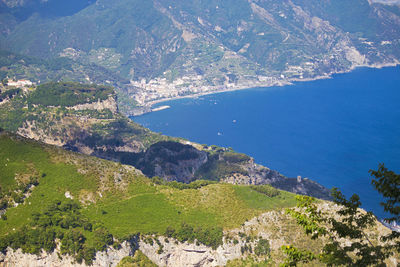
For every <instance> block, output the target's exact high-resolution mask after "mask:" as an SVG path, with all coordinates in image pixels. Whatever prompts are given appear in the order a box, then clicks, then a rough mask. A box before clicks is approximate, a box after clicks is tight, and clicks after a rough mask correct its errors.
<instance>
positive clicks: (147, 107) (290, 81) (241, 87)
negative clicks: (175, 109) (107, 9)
mask: <svg viewBox="0 0 400 267" xmlns="http://www.w3.org/2000/svg"><path fill="white" fill-rule="evenodd" d="M397 66H400V61H398V60H396V61H395V62H390V63H380V64H365V65H353V66H351V68H350V69H348V70H343V71H336V72H330V73H327V74H326V75H318V76H315V77H309V78H290V79H286V80H284V79H282V80H279V81H277V82H275V83H273V84H271V83H262V82H259V83H257V84H254V82H253V83H250V82H249V83H248V84H241V85H237V86H232V87H231V88H224V89H219V90H218V89H217V90H210V91H205V92H200V93H194V94H188V95H183V96H174V97H166V98H161V99H157V100H152V101H148V102H146V103H145V105H144V106H142V107H141V108H142V110H141V111H140V112H137V113H134V114H132V115H129V116H133V117H135V116H141V115H144V114H147V113H150V112H153V111H160V110H164V109H167V108H170V106H167V105H166V106H161V107H157V108H153V106H154V105H156V104H159V103H163V102H167V101H172V100H178V99H185V98H197V97H200V96H205V95H211V94H219V93H226V92H233V91H239V90H246V89H252V88H258V87H265V88H269V87H275V86H287V85H293V83H294V82H310V81H316V80H322V79H331V78H332V75H335V74H344V73H350V72H352V71H354V70H355V69H357V68H371V69H382V68H387V67H397Z"/></svg>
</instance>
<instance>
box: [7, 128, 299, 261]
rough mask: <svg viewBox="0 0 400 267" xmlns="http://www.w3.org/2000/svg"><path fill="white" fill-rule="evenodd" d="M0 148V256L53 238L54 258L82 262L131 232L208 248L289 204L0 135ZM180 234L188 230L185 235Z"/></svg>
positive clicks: (283, 195) (286, 197)
mask: <svg viewBox="0 0 400 267" xmlns="http://www.w3.org/2000/svg"><path fill="white" fill-rule="evenodd" d="M0 147H1V148H2V149H1V151H0V173H1V176H0V179H1V180H0V181H1V184H0V185H1V198H2V199H1V201H2V203H3V205H4V206H5V207H7V208H6V212H5V215H2V220H0V236H1V248H2V249H4V248H5V247H6V246H7V245H10V246H11V247H14V248H17V247H22V248H23V250H24V251H25V252H30V253H36V252H38V248H40V247H42V248H45V249H47V250H51V249H53V248H54V244H53V242H54V239H55V238H56V237H57V238H60V239H61V244H63V247H62V249H63V250H62V251H64V252H65V253H68V254H72V255H74V256H75V257H76V258H77V259H78V260H79V259H80V260H82V259H85V260H87V261H88V262H90V258H91V257H90V255H92V256H93V251H94V250H102V249H104V248H105V247H106V246H107V245H112V244H114V245H117V244H118V243H115V242H118V241H122V240H124V239H129V238H130V237H132V236H133V235H136V234H138V233H140V234H158V235H167V236H171V237H175V238H176V239H178V240H182V241H184V240H189V241H190V240H194V239H198V240H199V241H200V242H203V243H205V244H207V245H209V246H215V247H216V246H218V245H219V244H221V242H222V240H221V238H222V235H223V232H222V230H229V229H233V228H237V227H239V226H240V225H241V224H243V223H244V222H245V221H246V220H249V219H251V218H253V217H254V216H257V215H259V214H261V213H263V212H265V211H269V210H279V209H282V208H284V207H291V206H293V205H294V204H295V201H294V198H293V196H294V195H293V194H291V193H287V192H284V191H278V190H276V189H272V188H271V189H270V190H275V191H274V193H273V194H270V193H267V194H266V193H265V192H267V191H266V190H255V189H254V188H252V187H249V186H235V185H229V184H220V183H207V182H204V183H201V184H198V186H192V188H193V189H182V187H181V186H179V183H176V182H175V183H172V184H171V183H164V184H159V183H155V182H154V181H152V180H151V179H148V178H146V177H144V176H143V175H141V174H139V173H138V172H137V171H135V169H134V168H132V167H128V166H125V165H121V164H119V163H114V162H110V161H105V160H101V159H97V158H94V157H89V156H84V155H81V154H76V153H73V152H67V151H64V150H62V149H60V148H56V147H52V146H48V145H44V144H40V143H36V142H33V141H29V140H27V139H24V138H21V137H18V136H15V135H12V134H8V133H6V132H2V133H1V135H0ZM264 187H265V186H264ZM183 188H185V187H183ZM268 192H269V191H268ZM66 196H68V197H70V198H73V199H68V198H66ZM5 203H6V204H5ZM16 203H18V206H16ZM188 227H189V228H188ZM187 229H196V230H194V231H191V232H190V234H188V233H187V231H186V230H187ZM206 233H208V234H206ZM204 235H206V236H204ZM111 236H113V237H114V240H113V239H112V237H111ZM69 239H72V240H75V239H76V240H75V241H76V242H77V243H76V244H70V243H69V241H68V240H69ZM79 240H80V241H79Z"/></svg>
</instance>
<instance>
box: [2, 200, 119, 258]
mask: <svg viewBox="0 0 400 267" xmlns="http://www.w3.org/2000/svg"><path fill="white" fill-rule="evenodd" d="M80 211H81V207H80V205H79V204H78V203H77V202H75V201H72V200H68V199H67V200H64V201H63V202H61V201H55V202H53V203H52V204H50V205H49V206H47V207H46V208H45V209H44V211H43V212H42V213H33V214H32V217H31V222H30V224H27V225H24V226H23V227H22V228H21V229H19V230H18V231H15V232H12V233H10V234H8V235H5V236H3V237H2V238H0V244H1V246H0V249H1V250H2V251H4V250H5V249H6V248H7V247H8V246H9V247H12V248H14V249H17V248H21V249H22V251H23V252H25V253H31V254H39V253H40V252H41V250H42V249H44V250H45V251H47V252H52V251H53V250H54V249H55V247H56V239H59V240H60V242H61V247H60V252H61V254H69V255H72V256H74V258H75V259H76V260H77V262H79V263H81V262H82V260H85V263H86V264H89V265H90V264H91V263H92V260H93V259H94V256H95V252H96V251H102V250H104V249H105V248H107V246H109V245H111V244H113V237H112V235H111V234H110V233H109V232H108V231H107V230H106V229H105V228H103V227H102V226H101V225H100V224H95V225H94V227H93V224H92V223H91V222H90V221H89V219H88V218H86V217H85V216H83V215H82V214H81V212H80ZM89 232H92V234H89ZM88 235H92V240H90V241H91V242H90V243H89V242H87V241H88V238H87V237H86V236H88Z"/></svg>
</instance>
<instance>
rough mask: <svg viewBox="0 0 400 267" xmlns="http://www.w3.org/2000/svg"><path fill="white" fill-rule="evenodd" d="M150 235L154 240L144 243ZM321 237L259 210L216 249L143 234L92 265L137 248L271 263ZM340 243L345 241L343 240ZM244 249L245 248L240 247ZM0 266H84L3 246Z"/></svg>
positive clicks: (170, 257)
mask: <svg viewBox="0 0 400 267" xmlns="http://www.w3.org/2000/svg"><path fill="white" fill-rule="evenodd" d="M320 208H321V209H322V210H323V211H324V212H328V213H335V211H336V210H337V209H338V207H337V206H335V205H332V204H330V203H322V204H321V205H320ZM388 232H389V230H388V229H387V228H386V227H384V226H383V225H381V224H380V223H379V222H378V223H377V225H376V226H375V227H374V228H373V229H372V228H371V229H369V230H368V231H367V232H366V233H365V234H366V235H367V236H368V238H369V239H370V240H373V242H379V241H378V240H376V235H377V233H379V234H380V235H383V234H387V233H388ZM149 237H151V239H152V240H156V241H157V242H151V243H149V242H147V241H146V240H148V239H149ZM260 240H267V241H268V247H269V249H270V252H269V254H268V255H258V256H256V255H255V254H254V249H255V248H256V247H257V246H258V245H259V243H260ZM323 242H324V240H321V239H319V240H311V239H309V237H308V236H306V235H305V234H304V233H303V230H302V229H301V228H300V227H299V226H298V225H296V224H295V222H294V220H293V219H292V218H290V217H289V216H288V215H286V214H285V213H284V211H271V212H267V213H263V214H261V215H260V216H257V217H256V218H253V219H252V220H249V221H248V222H245V223H244V224H243V226H242V227H240V228H237V229H233V230H229V231H226V232H225V237H224V239H223V244H222V245H221V246H219V247H218V248H216V249H212V248H210V247H207V246H204V245H201V244H194V243H188V242H185V243H181V242H178V241H176V240H174V239H172V238H166V237H163V236H143V238H142V239H134V240H131V241H130V242H126V241H125V242H123V243H122V244H121V246H120V248H119V249H114V248H110V247H109V248H107V250H106V251H104V252H97V254H96V259H95V260H94V262H93V265H92V266H95V267H106V266H107V267H115V266H116V265H117V264H118V263H119V262H120V261H121V259H122V258H124V257H126V256H133V255H134V254H135V251H136V250H137V249H138V250H140V251H141V252H142V253H143V254H145V255H146V256H147V257H148V258H149V259H150V260H151V261H153V262H154V263H156V264H157V265H158V266H167V267H186V266H199V267H211V266H213V267H214V266H224V265H226V264H228V263H229V262H232V261H234V260H240V259H246V258H247V257H248V256H250V255H252V257H256V258H257V259H258V260H263V259H269V258H272V260H273V263H275V264H279V263H280V262H281V261H282V257H283V254H282V252H281V250H280V248H281V246H283V245H287V244H293V245H295V246H299V247H304V246H306V247H307V248H309V249H310V248H311V249H313V250H318V249H320V248H321V247H322V245H323ZM343 242H348V241H347V240H343ZM243 248H247V249H243ZM385 263H386V264H387V266H391V267H395V266H397V264H399V263H400V262H399V260H398V259H396V258H395V257H391V258H390V259H389V260H388V261H386V262H385ZM0 266H2V267H3V266H4V267H5V266H29V267H39V266H74V267H84V266H86V265H85V264H79V263H76V262H74V260H73V259H72V258H71V257H69V256H62V257H61V258H60V257H59V256H58V254H57V251H54V252H53V253H51V254H49V253H42V254H41V255H31V254H24V253H22V252H21V251H20V250H17V251H14V250H12V249H10V248H8V249H7V253H6V254H0Z"/></svg>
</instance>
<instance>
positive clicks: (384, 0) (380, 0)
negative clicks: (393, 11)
mask: <svg viewBox="0 0 400 267" xmlns="http://www.w3.org/2000/svg"><path fill="white" fill-rule="evenodd" d="M371 1H372V2H376V3H382V4H400V0H371Z"/></svg>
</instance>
